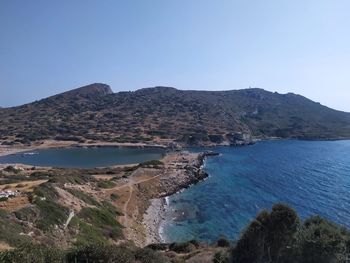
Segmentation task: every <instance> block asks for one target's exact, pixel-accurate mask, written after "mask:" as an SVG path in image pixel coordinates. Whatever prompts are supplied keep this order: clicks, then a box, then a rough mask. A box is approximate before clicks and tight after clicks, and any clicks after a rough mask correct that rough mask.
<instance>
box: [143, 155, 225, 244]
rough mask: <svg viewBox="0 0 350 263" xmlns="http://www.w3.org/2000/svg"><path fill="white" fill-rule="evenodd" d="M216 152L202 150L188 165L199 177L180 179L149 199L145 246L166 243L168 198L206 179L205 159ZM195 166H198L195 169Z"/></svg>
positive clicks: (189, 170) (145, 225) (187, 170)
mask: <svg viewBox="0 0 350 263" xmlns="http://www.w3.org/2000/svg"><path fill="white" fill-rule="evenodd" d="M217 155H218V154H217V153H215V152H209V151H206V152H201V153H198V155H197V157H198V158H197V162H196V163H195V164H192V166H187V167H186V169H185V173H188V172H190V173H194V174H195V175H196V176H197V177H196V179H195V180H191V181H187V183H186V184H181V183H180V180H179V181H177V182H178V186H177V187H175V188H173V189H172V190H171V189H169V190H168V191H167V192H165V193H164V192H163V193H161V194H160V196H159V197H158V198H152V199H149V206H148V208H147V210H146V211H145V212H144V213H143V218H142V225H143V226H144V229H145V242H144V244H143V246H147V245H149V244H152V243H164V242H165V241H166V240H165V239H164V233H163V229H162V225H163V223H164V222H165V220H166V218H165V213H166V205H167V202H166V198H167V197H169V196H172V195H174V194H176V193H178V192H181V191H183V190H184V189H186V188H189V187H191V186H192V185H194V184H196V183H198V182H201V181H204V180H205V179H206V178H207V177H208V176H209V175H208V174H207V173H206V172H204V168H205V160H206V158H207V157H210V156H217ZM193 168H196V170H195V171H194V170H193Z"/></svg>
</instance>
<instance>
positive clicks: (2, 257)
mask: <svg viewBox="0 0 350 263" xmlns="http://www.w3.org/2000/svg"><path fill="white" fill-rule="evenodd" d="M63 260H64V252H63V251H62V250H60V249H58V248H50V247H46V246H43V245H33V244H26V245H22V246H20V247H18V248H16V249H14V250H8V251H4V252H1V253H0V262H3V263H27V262H28V263H34V262H35V263H48V262H50V263H51V262H52V263H61V262H63Z"/></svg>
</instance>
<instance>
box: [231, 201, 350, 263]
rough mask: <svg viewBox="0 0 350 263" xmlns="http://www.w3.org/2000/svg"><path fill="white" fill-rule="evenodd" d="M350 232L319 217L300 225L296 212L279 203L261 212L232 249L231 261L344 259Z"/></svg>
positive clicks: (325, 261) (349, 245) (310, 262)
mask: <svg viewBox="0 0 350 263" xmlns="http://www.w3.org/2000/svg"><path fill="white" fill-rule="evenodd" d="M346 251H350V233H349V232H348V231H347V230H346V229H344V228H342V227H340V226H338V225H336V224H334V223H330V222H329V221H327V220H325V219H322V218H321V217H311V218H309V219H307V220H306V221H305V222H304V223H303V224H302V223H301V222H300V220H299V218H298V216H297V214H296V212H295V211H294V210H293V209H291V208H290V207H288V206H286V205H282V204H277V205H274V206H273V208H272V211H271V212H270V213H269V212H268V211H262V212H260V213H259V214H258V216H257V217H256V219H255V220H253V221H252V222H251V223H250V225H249V226H248V227H247V229H246V230H245V231H244V233H243V234H242V237H241V238H240V239H239V240H238V242H237V244H236V246H235V247H234V248H233V249H232V262H234V263H265V262H269V263H279V262H281V263H299V262H303V263H330V262H345V261H344V260H345V258H346Z"/></svg>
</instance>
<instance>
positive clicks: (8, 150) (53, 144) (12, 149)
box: [0, 140, 167, 157]
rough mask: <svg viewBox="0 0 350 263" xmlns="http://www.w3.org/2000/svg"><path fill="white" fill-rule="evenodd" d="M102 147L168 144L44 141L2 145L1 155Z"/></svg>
mask: <svg viewBox="0 0 350 263" xmlns="http://www.w3.org/2000/svg"><path fill="white" fill-rule="evenodd" d="M70 147H72V148H100V147H116V148H161V149H166V148H167V146H165V145H162V144H146V143H110V142H94V143H77V142H74V141H53V140H52V141H50V140H48V141H44V142H41V143H39V144H36V145H31V146H3V145H0V157H1V156H7V155H12V154H19V153H25V152H30V151H36V150H44V149H55V148H56V149H60V148H70Z"/></svg>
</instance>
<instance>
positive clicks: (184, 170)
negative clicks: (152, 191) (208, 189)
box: [159, 151, 218, 197]
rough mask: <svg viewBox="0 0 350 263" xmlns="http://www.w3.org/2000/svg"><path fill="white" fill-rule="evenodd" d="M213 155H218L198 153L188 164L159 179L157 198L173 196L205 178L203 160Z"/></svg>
mask: <svg viewBox="0 0 350 263" xmlns="http://www.w3.org/2000/svg"><path fill="white" fill-rule="evenodd" d="M215 155H218V153H215V152H212V151H206V152H202V153H199V154H198V155H197V157H196V158H194V159H192V160H191V161H190V162H189V163H188V164H185V165H183V164H178V167H177V168H176V169H175V170H174V171H173V172H172V173H170V174H166V175H165V176H164V177H161V179H160V187H161V189H162V191H161V193H160V194H159V197H165V196H169V195H172V194H175V193H176V192H179V191H181V190H183V189H185V188H188V187H190V186H191V185H192V184H196V183H198V182H200V181H202V180H204V179H205V178H207V177H208V173H206V172H205V171H204V170H203V164H204V160H205V158H206V157H209V156H215Z"/></svg>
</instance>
